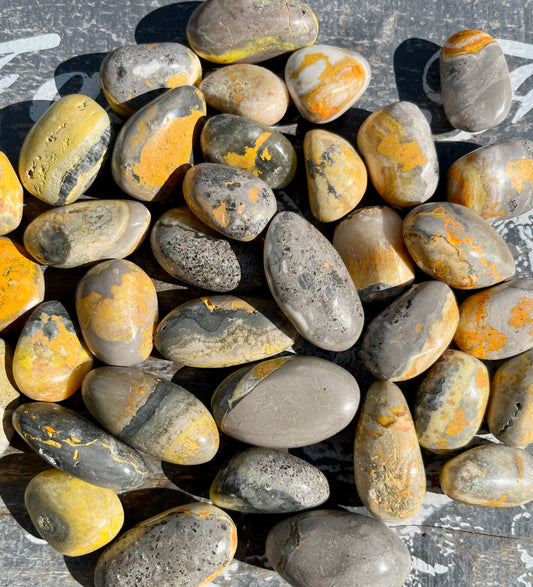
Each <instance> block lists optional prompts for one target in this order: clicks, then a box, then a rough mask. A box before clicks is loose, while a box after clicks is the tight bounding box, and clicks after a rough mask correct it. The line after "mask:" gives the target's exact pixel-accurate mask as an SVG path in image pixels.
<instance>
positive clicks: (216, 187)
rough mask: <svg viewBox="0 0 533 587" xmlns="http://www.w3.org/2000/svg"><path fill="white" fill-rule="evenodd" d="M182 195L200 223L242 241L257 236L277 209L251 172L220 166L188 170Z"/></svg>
mask: <svg viewBox="0 0 533 587" xmlns="http://www.w3.org/2000/svg"><path fill="white" fill-rule="evenodd" d="M183 196H184V198H185V202H186V203H187V205H188V206H189V208H190V209H191V210H192V211H193V212H194V214H195V215H196V216H197V217H198V218H199V219H200V220H201V221H202V222H203V223H205V224H207V225H208V226H209V227H211V228H212V229H213V230H216V231H217V232H219V233H221V234H223V235H224V236H227V237H229V238H233V239H235V240H239V241H245V242H246V241H251V240H253V239H254V238H255V237H257V236H259V235H260V234H261V232H262V231H263V229H264V228H265V227H266V225H267V224H268V222H269V220H270V219H271V218H272V216H274V214H275V213H276V209H277V205H276V197H275V196H274V192H273V191H272V189H271V188H270V186H269V185H268V184H267V183H266V182H264V181H263V180H262V179H260V178H259V177H256V176H255V175H254V174H253V173H252V172H251V171H248V170H246V169H239V168H238V167H230V166H229V165H226V164H223V163H199V164H198V165H195V166H194V167H192V168H191V169H189V171H187V173H186V174H185V177H184V179H183Z"/></svg>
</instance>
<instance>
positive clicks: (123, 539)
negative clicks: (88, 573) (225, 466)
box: [94, 502, 237, 587]
mask: <svg viewBox="0 0 533 587" xmlns="http://www.w3.org/2000/svg"><path fill="white" fill-rule="evenodd" d="M236 549H237V529H236V527H235V524H234V523H233V520H232V519H231V518H230V517H229V516H228V514H226V513H225V512H224V511H222V510H221V509H219V508H217V507H215V506H213V505H210V504H208V503H198V502H195V503H189V504H186V505H183V506H179V507H175V508H172V509H170V510H166V511H165V512H163V513H161V514H159V515H157V516H154V517H153V518H150V519H148V520H145V521H144V522H141V523H140V524H137V526H135V527H134V528H132V529H131V530H128V531H127V532H124V534H122V535H121V536H119V538H118V540H116V541H115V542H113V544H111V545H110V546H108V547H107V548H106V549H105V550H104V551H103V552H102V554H101V555H100V558H99V559H98V563H97V565H96V569H95V573H94V582H95V585H96V587H104V586H107V585H121V587H138V586H139V585H180V587H196V586H200V585H205V584H206V583H209V582H210V581H211V580H212V579H214V578H215V577H216V576H217V575H219V574H220V573H221V572H222V571H223V570H224V569H225V568H226V567H227V566H228V565H229V563H230V562H231V561H232V559H233V556H234V554H235V550H236Z"/></svg>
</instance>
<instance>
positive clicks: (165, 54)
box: [100, 43, 202, 118]
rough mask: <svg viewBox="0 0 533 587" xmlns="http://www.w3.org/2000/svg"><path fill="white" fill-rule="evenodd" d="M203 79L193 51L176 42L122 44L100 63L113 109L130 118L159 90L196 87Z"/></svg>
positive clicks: (101, 75)
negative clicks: (186, 86)
mask: <svg viewBox="0 0 533 587" xmlns="http://www.w3.org/2000/svg"><path fill="white" fill-rule="evenodd" d="M201 79H202V65H201V64H200V60H199V59H198V56H197V55H196V53H194V52H193V51H191V50H190V49H189V48H188V47H185V46H184V45H180V44H179V43H150V44H147V45H123V46H122V47H118V48H117V49H115V50H114V51H110V52H109V53H108V54H107V55H106V57H105V59H104V60H103V61H102V65H101V66H100V83H101V84H102V89H103V91H104V95H105V97H106V99H107V101H108V102H109V105H110V106H111V108H113V110H114V111H115V112H116V113H117V114H118V115H119V116H122V117H123V118H129V117H130V116H131V115H132V114H135V112H137V111H138V110H139V109H140V108H142V107H143V106H145V105H146V104H148V102H150V100H153V99H154V98H155V97H156V96H157V95H158V94H159V93H161V92H162V91H164V90H168V89H170V88H176V87H178V86H185V85H188V86H195V85H197V84H198V83H199V82H200V80H201Z"/></svg>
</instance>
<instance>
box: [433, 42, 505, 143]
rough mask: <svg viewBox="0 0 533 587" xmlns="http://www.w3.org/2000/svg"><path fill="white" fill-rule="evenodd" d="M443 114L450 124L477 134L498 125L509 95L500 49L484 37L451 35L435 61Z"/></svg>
mask: <svg viewBox="0 0 533 587" xmlns="http://www.w3.org/2000/svg"><path fill="white" fill-rule="evenodd" d="M439 66H440V67H439V71H440V87H441V95H442V104H443V106H444V112H445V113H446V117H447V119H448V121H449V122H450V124H451V125H452V126H453V127H455V128H458V129H460V130H465V131H467V132H479V131H482V130H486V129H488V128H492V127H494V126H496V125H498V124H500V122H502V121H503V120H504V119H505V118H506V116H507V114H508V113H509V110H510V108H511V101H512V97H513V92H512V88H511V79H510V77H509V70H508V68H507V63H506V61H505V56H504V54H503V51H502V49H501V47H500V46H499V45H498V43H497V42H496V40H495V39H493V38H492V37H491V36H490V35H488V34H487V33H484V32H483V31H478V30H464V31H459V32H458V33H455V34H454V35H452V36H451V37H450V38H449V39H448V40H447V41H446V42H445V43H444V45H443V47H442V49H441V51H440V57H439Z"/></svg>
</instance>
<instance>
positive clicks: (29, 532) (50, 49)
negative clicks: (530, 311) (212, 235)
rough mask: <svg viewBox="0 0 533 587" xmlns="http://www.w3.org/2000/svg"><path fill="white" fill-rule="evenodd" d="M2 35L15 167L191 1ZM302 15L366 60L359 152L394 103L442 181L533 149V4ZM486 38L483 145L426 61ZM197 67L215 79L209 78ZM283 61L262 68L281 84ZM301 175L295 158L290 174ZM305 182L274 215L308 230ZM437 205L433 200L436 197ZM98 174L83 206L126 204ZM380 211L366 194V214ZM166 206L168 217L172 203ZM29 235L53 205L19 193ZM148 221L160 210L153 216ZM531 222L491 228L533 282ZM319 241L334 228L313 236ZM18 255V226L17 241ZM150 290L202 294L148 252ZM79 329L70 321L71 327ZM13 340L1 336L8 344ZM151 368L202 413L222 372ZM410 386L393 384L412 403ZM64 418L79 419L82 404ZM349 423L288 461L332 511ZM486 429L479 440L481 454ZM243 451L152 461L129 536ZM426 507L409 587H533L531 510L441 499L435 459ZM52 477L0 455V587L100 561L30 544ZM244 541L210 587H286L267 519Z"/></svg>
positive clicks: (56, 290) (370, 6)
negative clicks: (475, 155)
mask: <svg viewBox="0 0 533 587" xmlns="http://www.w3.org/2000/svg"><path fill="white" fill-rule="evenodd" d="M5 4H6V5H5V6H3V10H2V23H3V26H2V32H1V33H0V150H2V151H4V152H6V153H7V154H8V156H9V157H10V159H11V161H12V163H13V164H14V165H16V163H17V158H18V152H19V149H20V145H21V142H22V140H23V138H24V136H25V135H26V133H27V131H28V129H29V128H30V127H31V125H32V124H33V123H34V122H35V121H36V120H37V119H38V118H39V116H40V115H41V114H42V112H44V110H45V109H46V107H47V106H48V105H49V104H50V103H51V101H53V100H55V99H57V98H58V97H59V96H63V95H66V94H68V93H75V92H79V93H84V94H87V95H89V96H91V97H93V98H95V99H97V100H98V101H99V102H100V103H101V104H102V105H105V101H104V99H103V95H102V93H101V91H100V86H99V80H98V69H99V66H100V63H101V61H102V59H103V57H104V56H105V54H106V53H107V52H108V51H110V50H112V49H113V48H115V47H118V46H120V45H123V44H128V43H135V42H137V43H146V42H156V41H167V40H173V41H178V42H182V43H184V42H186V41H185V35H184V31H185V24H186V22H187V19H188V16H189V15H190V13H191V11H192V9H193V8H194V7H195V6H197V5H198V2H181V3H168V2H165V1H163V0H154V1H151V0H105V1H104V0H87V1H85V2H81V1H80V0H74V2H72V1H70V2H64V1H61V0H58V1H51V0H43V1H39V2H36V1H35V0H18V2H11V3H5ZM311 6H312V8H313V9H314V11H315V13H316V14H317V16H318V20H319V24H320V33H319V39H318V41H319V42H322V43H328V44H335V45H338V46H342V47H347V48H352V49H355V50H357V51H360V52H361V53H362V54H363V55H364V56H365V57H366V58H367V59H368V61H369V62H370V64H371V67H372V81H371V83H370V87H369V89H368V90H367V92H366V94H365V95H364V96H363V98H362V99H361V100H360V102H359V103H358V104H357V105H356V107H355V108H353V109H352V110H351V111H349V112H348V113H347V114H346V115H345V116H344V117H343V118H342V119H341V120H340V121H339V122H336V123H332V124H331V125H328V128H330V129H331V130H334V131H336V132H340V133H342V134H343V135H344V136H345V137H346V138H348V139H349V140H351V141H352V142H354V139H355V135H356V133H357V129H358V127H359V125H360V123H361V122H362V120H364V118H365V117H366V116H367V115H368V112H369V111H372V110H375V109H377V108H379V107H381V106H384V105H386V104H389V103H391V102H393V101H396V100H398V99H402V100H410V101H413V102H415V103H417V104H418V105H419V106H420V107H421V108H422V109H423V110H424V112H425V114H426V115H427V116H428V118H429V119H430V121H431V125H432V129H433V132H434V134H435V138H436V139H437V141H438V143H437V149H438V153H439V158H440V164H441V170H442V171H445V170H446V168H447V167H448V166H449V164H450V163H451V162H452V161H454V160H455V159H456V158H457V157H459V156H460V155H462V154H464V153H466V152H468V151H469V150H471V149H472V148H474V146H476V145H485V144H489V143H492V142H496V141H498V140H503V139H506V138H511V137H523V138H529V139H531V138H532V131H533V83H532V80H533V33H532V30H533V22H532V19H533V5H532V3H531V1H530V0H478V1H475V2H468V3H467V2H458V1H456V0H453V1H448V0H368V1H365V2H355V1H350V0H344V1H342V0H315V1H311ZM465 28H478V29H482V30H484V31H486V32H488V33H489V34H491V35H493V36H494V37H496V38H497V39H498V40H499V41H500V44H501V45H502V47H503V50H504V52H505V54H506V57H507V60H508V64H509V68H510V71H511V78H512V82H513V90H514V98H513V104H512V108H511V112H510V114H509V116H508V118H507V120H506V121H505V122H504V123H503V124H502V125H500V126H499V127H497V128H495V129H492V130H491V131H488V132H485V133H481V134H479V135H475V136H473V135H468V134H467V133H463V132H459V131H454V130H453V129H451V128H450V127H449V126H448V124H447V123H446V120H445V117H444V115H443V111H442V107H441V105H440V103H439V88H438V70H437V64H438V62H437V61H436V55H437V52H438V50H439V48H440V46H441V45H442V44H443V43H444V41H445V40H446V39H447V38H448V37H449V36H450V35H451V34H453V33H454V32H457V31H458V30H461V29H465ZM204 65H206V68H208V67H210V66H209V65H208V64H204ZM283 65H284V60H283V59H278V60H275V61H274V62H273V63H271V64H270V66H271V67H272V68H273V70H274V71H277V72H278V73H280V72H281V71H282V70H283ZM283 122H284V123H286V124H287V125H288V127H289V128H290V129H291V131H292V132H293V133H294V134H293V135H292V141H293V143H294V145H295V147H296V148H297V149H299V153H301V140H302V137H303V133H304V131H305V129H306V125H305V124H301V123H300V124H298V125H296V126H295V124H296V123H297V122H299V121H298V118H297V116H296V114H295V111H294V110H291V111H290V112H289V113H288V115H287V117H286V119H285V120H284V121H283ZM300 161H301V160H300ZM301 167H302V166H300V171H299V174H298V176H297V178H296V179H295V181H294V182H293V184H291V185H290V186H288V187H287V188H286V189H285V190H282V191H281V192H279V193H278V194H277V195H278V200H279V207H280V209H282V208H286V209H294V210H298V211H300V212H301V213H302V214H303V215H304V216H306V217H307V218H309V219H310V212H309V207H308V204H307V200H306V192H305V187H304V186H305V183H304V178H303V175H302V172H301ZM439 194H442V192H441V191H439V192H438V193H437V194H436V196H435V197H434V199H442V197H440V198H439ZM120 196H121V194H120V192H119V190H118V189H117V188H116V187H115V186H114V184H113V181H112V179H111V177H110V174H109V170H108V169H106V170H104V172H103V173H102V176H101V177H100V178H99V179H98V180H97V181H96V183H95V184H94V185H93V186H92V187H91V189H90V190H89V192H88V197H104V198H109V197H120ZM374 201H375V195H373V194H372V190H369V193H368V195H367V196H365V199H364V200H363V202H362V203H361V205H367V204H369V203H373V202H374ZM177 202H179V200H175V201H173V202H171V203H170V204H167V207H170V206H171V205H175V204H176V203H177ZM25 204H26V207H25V215H24V221H23V226H24V225H26V224H27V223H28V221H29V220H31V219H32V218H33V217H35V215H36V214H37V213H39V212H40V211H44V210H45V209H46V208H47V207H46V206H45V205H44V204H41V203H39V202H38V201H37V200H36V199H35V198H33V197H32V196H29V195H26V198H25ZM150 208H151V211H152V214H153V218H154V220H155V219H156V218H157V217H158V216H159V215H160V214H161V213H162V211H163V210H164V209H165V206H164V205H161V204H158V205H151V206H150ZM532 218H533V216H530V215H524V216H522V217H519V218H517V219H514V220H510V221H507V222H500V223H498V224H497V225H496V226H497V229H498V231H499V232H500V234H502V236H503V237H504V238H505V239H506V240H507V242H508V243H509V245H510V246H511V248H512V250H513V251H514V253H515V257H516V261H517V266H518V274H519V275H520V276H528V277H530V276H533V270H532V267H533V228H532ZM320 228H321V229H323V230H324V232H325V233H326V234H331V227H325V226H321V227H320ZM12 236H13V238H14V239H15V240H18V241H19V242H20V241H21V238H22V228H21V229H19V230H17V231H16V232H15V233H14V234H13V235H12ZM130 258H131V260H133V261H134V262H136V263H138V264H140V265H141V266H142V267H143V268H144V269H145V270H146V271H147V272H148V273H149V275H150V276H151V277H152V278H153V279H154V281H155V283H156V286H157V289H158V296H159V303H160V315H161V316H164V315H165V314H166V313H167V312H168V311H170V310H171V309H172V308H173V307H175V306H176V305H178V304H179V303H180V302H181V301H183V300H185V299H189V298H192V297H196V296H197V295H199V294H200V293H201V292H200V291H198V290H193V289H190V288H188V287H186V286H183V285H182V284H179V283H177V282H176V281H175V280H172V279H171V278H169V277H168V276H167V275H166V274H165V272H164V271H163V270H162V269H160V268H159V267H158V266H157V263H156V262H155V260H154V258H153V256H152V253H151V251H150V248H149V246H148V244H147V243H145V244H144V245H143V246H142V247H141V249H140V250H139V251H138V252H136V253H135V254H134V255H132V256H131V257H130ZM83 273H84V270H82V269H80V270H69V271H62V270H54V269H47V270H46V272H45V276H46V287H47V293H46V299H61V300H62V301H64V303H65V304H66V305H67V307H68V308H69V310H71V311H72V312H73V293H74V289H75V286H76V283H77V281H78V280H79V278H80V277H81V275H83ZM73 315H74V313H73ZM16 337H17V333H14V334H13V335H10V336H9V337H8V339H9V342H11V344H12V345H14V343H16ZM295 350H296V351H297V352H305V353H309V354H317V355H319V356H322V357H325V358H329V359H331V360H334V361H336V362H338V363H339V364H341V365H343V366H344V367H346V368H348V369H349V370H350V371H351V372H352V373H353V374H354V375H355V376H356V378H357V379H358V381H359V383H360V386H361V388H362V390H363V392H364V390H365V389H366V387H367V386H368V384H369V383H370V381H371V378H370V377H369V375H368V373H366V372H365V370H364V369H363V368H362V366H361V364H360V362H359V360H358V356H357V345H356V347H354V348H353V349H350V350H349V351H346V352H343V353H328V352H324V351H319V350H318V349H315V348H314V347H312V345H301V346H300V347H299V348H297V349H295ZM145 367H146V368H147V369H149V370H152V371H155V372H158V373H159V374H161V375H163V376H165V377H168V378H169V379H170V378H172V379H173V380H174V381H176V382H178V383H180V384H182V385H184V386H185V387H187V388H188V389H190V390H191V391H192V392H194V393H196V394H197V395H198V397H200V399H202V400H203V401H204V402H205V403H206V404H208V403H209V400H210V396H211V394H212V392H213V390H214V388H215V386H216V385H217V383H218V382H220V381H221V379H222V378H223V377H224V375H225V374H226V373H227V372H228V370H203V371H202V370H198V369H190V368H183V369H179V365H174V364H172V363H171V362H169V361H166V360H163V359H162V358H161V357H158V356H157V353H156V352H154V355H153V357H151V358H150V359H149V360H148V361H147V362H146V364H145ZM416 385H417V381H414V382H410V383H408V384H403V385H402V388H403V389H404V391H405V393H406V396H407V398H408V400H409V401H410V402H411V403H412V402H413V400H414V397H415V393H416ZM67 405H69V406H71V407H74V408H75V409H79V410H80V411H81V412H82V413H84V407H83V405H82V403H81V400H80V399H79V397H78V396H75V397H74V398H73V399H72V400H70V401H69V402H67ZM354 430H355V420H354V421H353V422H352V424H351V425H350V426H348V427H347V428H346V429H345V430H344V431H343V432H341V433H339V434H338V435H337V436H335V437H334V438H331V439H328V440H327V441H324V442H321V443H319V444H317V445H313V446H311V447H306V448H304V449H299V450H296V451H291V452H294V454H297V455H299V456H302V457H304V458H306V459H307V460H309V461H310V462H313V463H315V464H316V465H317V466H319V467H320V468H321V469H322V470H323V471H324V472H325V473H326V475H327V476H328V479H329V481H330V484H331V489H332V495H331V499H330V501H329V502H328V503H327V504H326V506H327V507H339V506H342V507H348V508H349V509H351V510H353V511H357V512H363V513H364V511H365V510H364V508H362V507H361V503H360V501H359V500H358V497H357V493H356V490H355V485H354V481H353V465H352V450H353V447H352V445H353V436H354ZM484 432H486V431H484V430H481V431H480V436H479V437H478V438H477V439H476V442H486V441H487V437H486V434H484ZM237 447H238V443H237V442H235V441H232V440H230V439H227V438H223V439H222V446H221V450H220V452H219V454H218V455H217V457H216V458H215V459H214V461H213V462H211V463H208V464H207V465H202V466H199V467H179V466H177V465H171V464H168V463H160V462H158V461H155V460H150V461H149V465H150V470H151V475H150V479H149V481H148V482H146V483H145V484H144V485H143V486H142V487H140V488H139V489H137V490H135V491H131V492H127V493H124V494H122V495H121V499H122V501H123V503H124V506H125V510H126V526H125V527H131V526H132V525H134V524H135V523H137V522H140V521H141V520H143V519H145V518H147V517H149V516H151V515H154V514H156V513H159V512H161V511H163V510H164V509H167V508H169V507H172V506H174V505H178V504H180V503H186V502H188V501H192V500H193V499H197V498H201V499H206V498H207V496H208V490H209V485H210V481H211V479H212V478H213V476H214V474H215V472H216V471H217V468H218V466H219V465H220V464H221V463H222V462H223V461H224V459H225V458H227V456H228V455H230V454H231V453H232V452H233V451H234V450H235V449H236V448H237ZM424 458H425V461H426V465H427V466H426V470H427V474H428V493H427V496H426V499H425V501H424V505H423V507H422V509H421V511H420V512H419V513H418V514H417V516H416V517H415V518H413V519H411V520H410V521H409V524H407V525H401V526H396V527H395V528H394V529H395V531H396V532H397V533H398V534H399V535H400V536H401V537H402V539H403V540H404V541H405V542H406V544H407V545H408V547H409V549H410V551H411V554H412V558H413V569H412V572H411V576H410V578H409V580H408V582H407V585H411V586H415V585H424V586H426V585H427V586H433V585H435V586H437V585H438V586H439V587H441V586H450V587H451V586H454V587H456V586H462V585H480V586H481V585H483V586H484V587H490V586H494V587H496V586H511V585H533V531H532V523H531V516H532V513H533V504H529V505H527V506H522V507H518V508H511V509H497V508H477V507H474V506H468V505H464V504H459V503H456V502H453V501H452V500H450V499H449V498H447V497H446V496H444V495H443V494H442V492H441V491H440V489H439V486H438V473H439V470H440V466H441V465H442V463H443V462H444V460H445V459H435V458H434V457H431V456H430V455H429V454H427V453H426V454H424ZM45 468H47V465H46V464H45V463H44V461H42V460H41V459H40V458H39V457H38V456H37V455H36V454H34V453H32V452H31V450H30V449H29V448H28V447H26V446H25V445H24V444H23V442H22V441H21V440H20V439H18V438H15V439H14V440H13V446H12V447H10V448H9V450H8V452H7V453H6V454H5V455H3V456H2V457H0V585H2V586H9V587H15V586H25V585H40V586H44V587H48V586H55V585H57V584H58V583H60V584H62V585H77V584H81V585H87V586H89V585H92V574H93V569H94V564H95V561H96V559H97V554H98V553H96V554H94V555H87V556H85V557H80V558H77V559H73V558H68V557H63V556H61V555H59V554H58V553H57V552H55V551H54V550H53V549H52V548H50V547H49V546H48V545H47V544H46V543H45V542H44V541H43V540H42V539H41V538H39V537H38V535H37V533H36V531H35V529H34V528H33V526H32V524H31V522H30V520H29V517H28V515H27V513H26V511H25V508H24V501H23V498H24V489H25V486H26V484H27V483H28V481H29V480H30V479H31V478H32V477H33V475H35V474H36V473H37V472H39V471H41V470H44V469H45ZM233 517H234V519H235V522H236V524H237V526H238V530H239V548H238V551H237V556H236V560H235V561H234V562H233V563H232V564H231V565H230V567H229V568H228V569H227V570H226V572H225V573H224V574H223V575H222V576H220V577H218V578H216V579H215V580H214V581H213V583H212V584H213V585H219V586H232V587H241V586H242V587H244V586H246V587H252V586H260V585H268V586H280V585H284V583H283V581H281V580H280V579H279V578H277V575H275V574H274V573H273V572H272V571H271V570H268V568H265V567H267V566H268V565H267V562H266V559H265V556H264V539H265V536H266V533H267V532H268V530H269V529H270V527H272V525H273V524H274V523H275V522H276V521H277V520H278V519H280V517H276V516H245V515H233Z"/></svg>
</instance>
